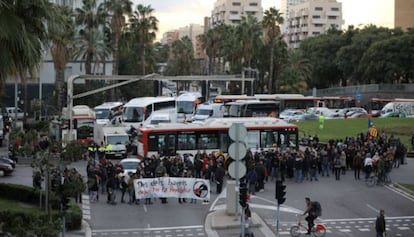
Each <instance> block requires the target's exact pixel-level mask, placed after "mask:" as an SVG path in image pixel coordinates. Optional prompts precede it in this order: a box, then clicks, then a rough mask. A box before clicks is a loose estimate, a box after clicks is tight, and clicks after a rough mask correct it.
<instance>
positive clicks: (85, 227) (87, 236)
mask: <svg viewBox="0 0 414 237" xmlns="http://www.w3.org/2000/svg"><path fill="white" fill-rule="evenodd" d="M80 236H82V237H91V236H92V230H91V227H90V226H89V223H88V222H87V221H85V220H82V228H81V229H80V230H75V231H70V232H66V233H65V237H80Z"/></svg>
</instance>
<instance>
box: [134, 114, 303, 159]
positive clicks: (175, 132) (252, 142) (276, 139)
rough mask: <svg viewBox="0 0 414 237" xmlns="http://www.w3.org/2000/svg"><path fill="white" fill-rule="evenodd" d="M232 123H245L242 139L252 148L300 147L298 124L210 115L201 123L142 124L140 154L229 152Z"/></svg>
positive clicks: (261, 118) (147, 155) (167, 154)
mask: <svg viewBox="0 0 414 237" xmlns="http://www.w3.org/2000/svg"><path fill="white" fill-rule="evenodd" d="M233 123H241V124H243V125H244V126H245V127H246V129H247V136H246V137H245V138H244V139H243V141H244V142H245V144H246V146H247V148H249V149H251V150H252V151H253V152H254V151H259V150H262V149H263V150H265V151H266V150H268V149H276V148H279V149H286V148H288V147H293V148H298V139H299V138H298V127H297V126H296V125H294V124H289V123H287V122H285V121H283V120H280V119H276V118H271V117H257V118H254V119H251V118H211V119H208V120H206V121H205V122H200V123H190V124H181V123H180V124H179V123H165V124H158V125H148V126H144V127H141V128H139V135H138V147H137V150H138V157H139V158H143V157H150V156H152V155H156V154H159V155H160V156H173V155H175V154H177V153H179V154H181V155H183V154H192V155H195V154H196V153H197V151H206V152H207V153H208V154H209V153H211V152H218V151H221V152H224V153H227V152H228V147H229V145H230V144H231V142H232V141H231V139H230V137H229V135H228V131H229V128H230V126H231V125H232V124H233Z"/></svg>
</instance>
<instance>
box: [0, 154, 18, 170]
mask: <svg viewBox="0 0 414 237" xmlns="http://www.w3.org/2000/svg"><path fill="white" fill-rule="evenodd" d="M0 162H1V163H6V164H9V165H11V166H12V167H13V169H15V168H16V162H15V161H14V160H12V159H10V158H8V157H4V156H2V157H0Z"/></svg>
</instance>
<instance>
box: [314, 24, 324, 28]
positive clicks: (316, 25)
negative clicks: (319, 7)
mask: <svg viewBox="0 0 414 237" xmlns="http://www.w3.org/2000/svg"><path fill="white" fill-rule="evenodd" d="M322 26H323V24H315V27H322Z"/></svg>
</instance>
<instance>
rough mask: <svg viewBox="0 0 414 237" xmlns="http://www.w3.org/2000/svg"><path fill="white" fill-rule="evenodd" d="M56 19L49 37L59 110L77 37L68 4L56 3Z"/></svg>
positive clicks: (52, 23)
mask: <svg viewBox="0 0 414 237" xmlns="http://www.w3.org/2000/svg"><path fill="white" fill-rule="evenodd" d="M54 8H55V9H56V19H55V20H54V21H53V22H50V24H49V25H48V27H49V39H50V45H49V47H50V51H51V54H52V59H53V65H54V67H55V71H56V73H55V91H56V99H57V104H56V105H57V111H61V110H62V106H63V105H62V101H63V100H62V99H63V98H64V97H63V96H64V93H63V90H62V88H63V83H64V80H65V75H64V72H65V67H66V64H67V63H68V62H69V60H71V59H72V56H73V40H74V37H75V27H74V21H73V19H72V11H71V10H70V9H69V8H68V7H66V6H60V5H55V6H54Z"/></svg>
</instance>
